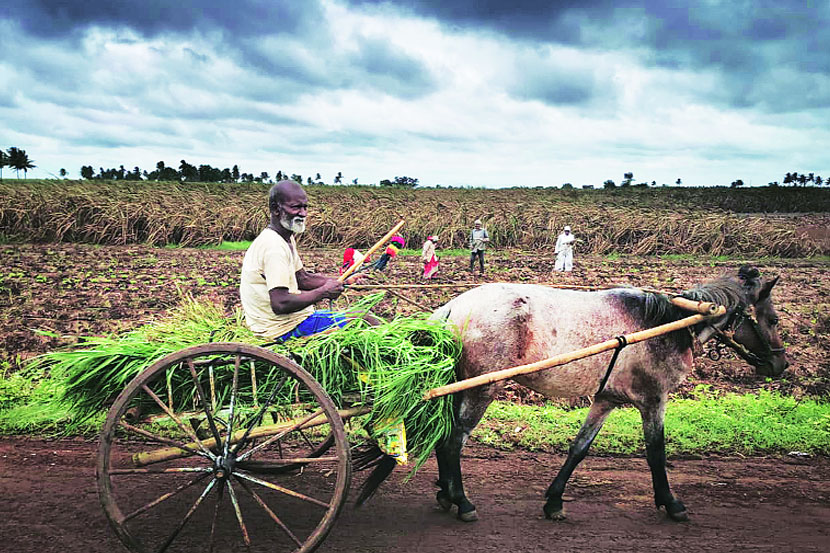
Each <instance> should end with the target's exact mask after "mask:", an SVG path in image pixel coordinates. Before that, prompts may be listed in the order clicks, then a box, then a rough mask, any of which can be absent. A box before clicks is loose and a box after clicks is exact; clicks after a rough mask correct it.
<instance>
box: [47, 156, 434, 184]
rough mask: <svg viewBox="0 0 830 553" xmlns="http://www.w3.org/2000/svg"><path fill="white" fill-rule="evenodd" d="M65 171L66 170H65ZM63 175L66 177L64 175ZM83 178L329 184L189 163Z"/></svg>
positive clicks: (337, 180) (89, 172)
mask: <svg viewBox="0 0 830 553" xmlns="http://www.w3.org/2000/svg"><path fill="white" fill-rule="evenodd" d="M61 171H63V169H61ZM62 174H63V173H62ZM81 177H82V178H84V179H87V180H93V179H98V180H127V181H141V180H148V181H179V182H221V183H234V182H263V183H274V182H279V181H281V180H294V181H297V182H298V183H299V184H307V185H312V184H326V182H324V181H323V178H322V176H321V175H320V173H317V174H316V175H315V176H314V178H312V177H307V178H306V179H305V181H303V176H302V175H301V174H298V173H291V174H290V175H289V173H288V172H283V171H282V170H278V171H277V172H276V174H275V175H274V177H273V179H272V178H271V175H269V174H268V172H267V171H263V172H261V173H260V174H259V175H255V174H253V173H242V172H240V171H239V166H238V165H234V166H233V167H232V168H228V167H225V168H224V169H219V168H217V167H212V166H211V165H208V164H203V165H199V166H198V167H197V166H196V165H192V164H190V163H188V162H187V161H185V160H181V161H180V162H179V166H178V168H175V167H170V166H168V165H167V164H165V163H164V161H159V162H158V163H156V168H155V170H153V171H149V172H148V171H146V170H144V171H142V170H141V169H140V168H139V167H134V168H133V170H132V171H130V170H128V169H126V168H125V167H124V166H123V165H121V166H120V167H119V168H117V169H114V168H112V169H104V168H103V167H99V168H98V171H97V172H96V171H95V169H94V168H93V167H92V165H84V166H82V167H81ZM333 184H343V172H342V171H338V172H337V174H336V175H335V176H334V179H333ZM352 184H359V182H358V179H352ZM417 184H418V179H416V178H412V177H406V176H404V177H395V178H394V179H393V180H389V179H383V180H381V181H380V183H379V185H380V186H403V187H409V188H414V187H415V186H417Z"/></svg>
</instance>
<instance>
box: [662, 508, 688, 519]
mask: <svg viewBox="0 0 830 553" xmlns="http://www.w3.org/2000/svg"><path fill="white" fill-rule="evenodd" d="M666 512H667V513H668V515H669V518H670V519H672V520H673V521H675V522H688V521H689V513H688V512H687V511H686V509H683V510H682V511H677V512H671V511H668V510H667V511H666Z"/></svg>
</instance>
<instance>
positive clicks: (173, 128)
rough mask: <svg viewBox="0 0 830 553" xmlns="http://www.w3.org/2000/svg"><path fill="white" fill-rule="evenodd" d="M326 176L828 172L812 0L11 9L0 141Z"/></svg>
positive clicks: (825, 103) (827, 118) (37, 149)
mask: <svg viewBox="0 0 830 553" xmlns="http://www.w3.org/2000/svg"><path fill="white" fill-rule="evenodd" d="M9 146H17V147H19V148H23V149H25V150H26V151H27V153H28V154H29V157H30V158H31V159H33V160H34V163H35V164H36V165H37V168H36V169H34V170H32V171H30V172H29V176H30V177H33V176H34V177H47V178H48V177H50V175H51V174H57V173H58V172H59V170H60V168H66V169H67V171H68V172H69V175H70V176H74V177H77V176H78V174H79V169H80V167H81V165H92V166H94V167H95V168H96V170H97V169H98V167H104V168H108V167H118V166H119V165H121V164H123V165H125V166H126V167H127V168H128V169H131V168H132V167H134V166H136V165H137V166H139V167H140V168H141V169H146V170H152V169H153V168H154V167H155V165H156V162H157V161H159V160H163V161H165V162H166V163H167V164H168V165H174V166H178V164H179V161H180V160H181V159H185V160H187V161H188V162H189V163H191V164H194V165H199V164H210V165H213V166H214V167H220V168H224V167H231V166H233V165H234V164H238V165H239V168H240V170H241V171H243V172H251V173H254V174H256V175H259V174H260V173H261V172H263V171H266V172H268V173H269V175H271V176H273V175H274V174H276V172H277V170H282V171H284V172H287V173H299V174H301V175H303V176H304V177H305V176H309V175H310V176H314V175H315V174H316V173H320V174H321V175H322V177H323V179H324V180H325V181H327V182H331V181H332V179H333V177H334V175H335V174H336V173H337V172H338V171H342V173H343V176H344V179H345V180H347V181H349V182H350V181H351V180H352V179H354V178H357V179H359V182H360V183H377V182H378V181H379V180H381V179H384V178H389V179H391V178H393V177H395V176H403V175H406V176H410V177H416V178H418V179H420V182H421V184H424V185H434V184H443V185H474V186H488V187H498V186H514V185H528V186H538V185H543V186H558V185H561V184H562V183H564V182H571V183H573V184H574V185H577V186H580V185H584V184H594V185H601V183H602V182H603V181H604V180H606V179H612V180H614V181H616V182H617V183H619V182H620V181H621V180H622V178H623V173H625V172H627V171H631V172H633V173H634V178H635V181H637V182H640V181H647V182H651V181H656V182H657V183H658V184H662V183H674V182H675V181H676V180H677V179H678V178H681V179H682V182H683V184H686V185H708V184H729V183H730V182H731V181H733V180H735V179H742V180H743V181H745V182H746V183H747V184H749V183H752V184H753V185H759V184H766V183H768V182H769V181H773V180H778V181H780V180H782V179H783V176H784V174H785V173H787V172H791V171H797V172H801V173H808V172H815V173H817V174H821V175H822V176H828V177H830V2H828V1H827V0H816V1H810V0H775V1H770V0H723V1H718V0H708V1H691V0H673V1H666V0H640V1H634V0H598V1H592V0H562V1H557V0H539V1H536V0H512V1H500V0H397V1H374V0H284V1H277V0H235V1H233V2H228V1H225V0H176V1H175V2H173V1H170V0H84V1H80V0H62V1H57V0H43V1H36V0H26V1H17V2H3V3H2V5H0V148H2V149H7V148H8V147H9Z"/></svg>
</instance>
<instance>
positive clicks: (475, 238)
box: [470, 219, 490, 275]
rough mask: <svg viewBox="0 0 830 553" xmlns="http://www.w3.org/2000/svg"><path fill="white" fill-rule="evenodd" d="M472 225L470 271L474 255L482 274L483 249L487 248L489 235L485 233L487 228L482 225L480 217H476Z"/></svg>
mask: <svg viewBox="0 0 830 553" xmlns="http://www.w3.org/2000/svg"><path fill="white" fill-rule="evenodd" d="M473 227H474V228H473V230H472V231H471V232H470V272H471V273H472V272H473V269H474V268H475V261H476V257H478V266H479V270H480V274H482V275H483V274H484V250H485V249H486V248H487V242H489V241H490V235H489V234H487V229H486V228H483V227H482V225H481V219H476V220H475V222H474V223H473Z"/></svg>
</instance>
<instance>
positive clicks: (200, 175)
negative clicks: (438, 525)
mask: <svg viewBox="0 0 830 553" xmlns="http://www.w3.org/2000/svg"><path fill="white" fill-rule="evenodd" d="M4 167H11V168H12V169H14V170H15V171H16V173H17V177H18V178H20V171H23V177H24V178H26V174H27V171H28V170H29V169H33V168H35V167H37V166H36V165H35V164H34V163H33V160H31V159H29V156H28V154H27V153H26V150H23V149H21V148H17V147H15V146H12V147H11V148H9V149H8V150H6V151H3V150H2V149H0V179H2V178H3V168H4ZM80 174H81V178H83V179H87V180H92V179H98V180H126V181H143V180H148V181H178V182H220V183H235V182H262V183H274V182H279V181H281V180H294V181H297V182H298V183H299V184H307V185H313V184H327V183H325V182H324V181H323V179H322V177H321V176H320V173H317V174H316V175H315V177H314V178H312V177H307V178H306V180H305V181H303V176H302V175H300V174H297V173H291V174H290V175H289V174H288V173H287V172H283V171H282V170H278V171H277V172H276V174H275V175H274V178H273V180H272V178H271V176H270V175H269V174H268V173H267V172H266V171H263V172H261V173H260V174H259V175H254V174H253V173H242V172H240V171H239V166H238V165H234V166H233V167H232V168H228V167H225V168H224V169H219V168H217V167H212V166H211V165H208V164H203V165H199V166H196V165H191V164H190V163H188V162H187V161H185V160H181V161H180V162H179V166H178V168H176V167H170V166H168V165H167V164H166V163H165V162H164V161H159V162H158V163H156V168H155V170H153V171H147V170H144V171H142V170H141V169H140V168H139V167H138V166H136V167H134V168H133V169H132V170H128V169H126V168H125V167H124V166H123V165H121V166H119V167H118V168H117V169H115V168H110V169H104V168H103V167H99V168H98V171H97V172H96V171H95V169H94V168H93V167H92V165H84V166H82V167H81V172H80ZM66 175H67V171H66V169H63V168H61V170H60V176H61V177H66ZM351 182H352V184H355V185H357V184H360V183H359V182H358V179H352V181H351ZM782 182H783V184H791V185H793V186H799V185H800V186H807V184H809V183H812V184H815V185H816V186H821V185H827V186H830V177H828V178H827V179H823V178H822V177H821V175H816V174H815V173H807V174H804V173H798V172H797V171H793V172H792V173H787V174H786V175H785V176H784V178H783V179H782ZM333 184H335V185H337V184H343V173H342V171H338V172H337V174H336V175H335V176H334V178H333ZM649 184H650V185H651V186H657V181H651V183H648V182H640V183H636V184H634V173H633V172H631V171H628V172H626V173H624V174H623V180H622V181H621V182H620V185H619V186H621V187H623V188H626V187H630V186H633V187H641V188H646V187H648V186H649ZM675 184H676V185H678V186H680V185H681V184H683V180H682V179H680V178H678V179H677V180H676V181H675ZM378 185H379V186H394V187H402V188H414V187H416V186H418V179H416V178H413V177H407V176H402V177H398V176H396V177H395V178H394V179H382V180H381V181H380V182H379V183H378ZM602 185H603V187H604V188H606V189H607V188H616V187H617V184H616V183H615V182H614V181H613V180H611V179H608V180H606V181H605V182H603V183H602ZM743 185H744V181H743V180H742V179H736V180H734V181H732V182H731V184H730V186H731V187H732V188H736V187H742V186H743ZM768 185H769V186H771V187H776V186H780V185H779V182H778V181H774V182H770V183H768ZM662 186H666V184H663V185H662ZM436 187H437V188H443V187H442V186H440V185H437V186H436ZM562 188H564V189H573V188H574V186H573V185H572V184H571V183H565V184H563V185H562ZM583 188H593V186H592V185H587V186H583Z"/></svg>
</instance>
